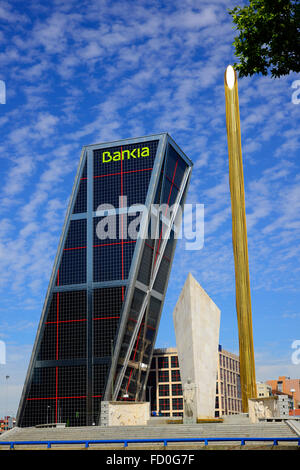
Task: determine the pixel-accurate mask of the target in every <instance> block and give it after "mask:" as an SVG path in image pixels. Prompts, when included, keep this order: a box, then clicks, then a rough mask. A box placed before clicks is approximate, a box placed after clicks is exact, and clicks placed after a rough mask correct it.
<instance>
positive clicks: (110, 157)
mask: <svg viewBox="0 0 300 470" xmlns="http://www.w3.org/2000/svg"><path fill="white" fill-rule="evenodd" d="M149 155H150V149H149V147H142V148H139V147H138V148H134V149H132V150H123V148H122V147H121V150H117V151H114V152H111V151H109V150H105V151H103V153H102V163H109V162H111V161H112V162H118V161H121V160H124V158H125V159H127V160H129V159H130V158H140V157H142V158H143V157H149Z"/></svg>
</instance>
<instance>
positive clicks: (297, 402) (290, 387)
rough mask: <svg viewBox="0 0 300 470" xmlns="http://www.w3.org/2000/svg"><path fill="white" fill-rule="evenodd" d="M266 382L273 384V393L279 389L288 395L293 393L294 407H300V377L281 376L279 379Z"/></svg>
mask: <svg viewBox="0 0 300 470" xmlns="http://www.w3.org/2000/svg"><path fill="white" fill-rule="evenodd" d="M266 383H267V384H268V385H270V386H271V388H272V393H273V395H274V394H275V393H276V392H277V391H278V392H282V393H285V394H286V395H292V396H293V401H294V408H295V409H298V408H300V379H291V378H290V377H285V376H281V377H278V379H277V380H267V381H266Z"/></svg>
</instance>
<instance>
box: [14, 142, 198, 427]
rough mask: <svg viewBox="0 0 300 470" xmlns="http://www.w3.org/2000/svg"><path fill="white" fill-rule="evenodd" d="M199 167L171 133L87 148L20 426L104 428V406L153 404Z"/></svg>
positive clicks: (48, 296) (20, 413) (39, 333)
mask: <svg viewBox="0 0 300 470" xmlns="http://www.w3.org/2000/svg"><path fill="white" fill-rule="evenodd" d="M191 168H192V163H191V161H190V160H189V159H188V158H187V157H186V156H185V154H184V153H183V152H182V151H181V150H180V148H179V147H178V146H177V145H176V143H175V142H174V141H173V140H172V139H171V137H170V136H169V135H168V134H159V135H152V136H148V137H143V138H137V139H127V140H123V141H117V142H111V143H106V144H98V145H90V146H87V147H84V148H83V150H82V154H81V158H80V163H79V167H78V171H77V175H76V178H75V182H74V186H73V190H72V194H71V198H70V202H69V206H68V210H67V214H66V218H65V223H64V226H63V230H62V235H61V239H60V242H59V246H58V250H57V254H56V258H55V261H54V266H53V271H52V275H51V278H50V283H49V287H48V290H47V294H46V299H45V303H44V307H43V311H42V315H41V319H40V323H39V326H38V331H37V335H36V340H35V343H34V346H33V351H32V356H31V360H30V363H29V367H28V371H27V376H26V380H25V384H24V388H23V392H22V396H21V400H20V405H19V410H18V415H17V425H18V426H21V427H22V426H34V425H37V424H47V423H48V424H50V423H59V422H60V423H66V424H67V425H69V426H85V425H91V424H93V423H95V424H99V420H100V411H101V400H111V399H113V400H133V401H141V400H143V399H144V398H145V387H146V382H147V377H148V373H149V367H150V363H151V357H152V353H153V347H154V344H155V339H156V335H157V330H158V325H159V320H160V315H161V310H162V306H163V302H164V297H165V292H166V288H167V282H168V278H169V274H170V269H171V264H172V258H173V255H174V250H175V245H176V223H174V222H175V221H176V217H177V216H178V214H179V212H180V209H183V203H184V200H185V196H186V192H187V188H188V184H189V180H190V174H191ZM173 204H175V205H174V206H173V208H172V211H171V212H168V210H167V207H168V206H172V205H173ZM158 207H160V208H163V210H162V209H158Z"/></svg>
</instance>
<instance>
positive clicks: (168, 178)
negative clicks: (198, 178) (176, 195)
mask: <svg viewBox="0 0 300 470" xmlns="http://www.w3.org/2000/svg"><path fill="white" fill-rule="evenodd" d="M161 173H163V170H161ZM165 176H166V178H167V180H169V181H170V183H172V180H171V178H170V177H169V176H168V175H165ZM173 186H175V188H176V189H177V191H179V189H180V188H179V187H178V186H177V184H176V183H174V182H173Z"/></svg>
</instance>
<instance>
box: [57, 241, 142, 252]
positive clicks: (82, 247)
mask: <svg viewBox="0 0 300 470" xmlns="http://www.w3.org/2000/svg"><path fill="white" fill-rule="evenodd" d="M125 243H136V240H128V241H124V240H123V241H121V242H113V243H101V244H100V245H93V248H98V247H99V246H111V245H123V244H125ZM84 248H87V247H86V246H76V247H74V248H64V251H68V250H83V249H84Z"/></svg>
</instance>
